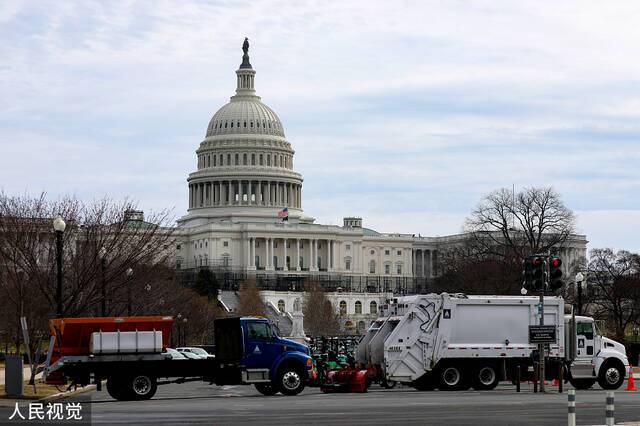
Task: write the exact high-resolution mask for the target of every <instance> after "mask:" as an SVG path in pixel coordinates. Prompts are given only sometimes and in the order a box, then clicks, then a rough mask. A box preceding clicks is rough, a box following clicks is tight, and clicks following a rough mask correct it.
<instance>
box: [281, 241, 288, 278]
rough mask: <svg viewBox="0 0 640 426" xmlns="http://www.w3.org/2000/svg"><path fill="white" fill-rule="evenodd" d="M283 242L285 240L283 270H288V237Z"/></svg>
mask: <svg viewBox="0 0 640 426" xmlns="http://www.w3.org/2000/svg"><path fill="white" fill-rule="evenodd" d="M283 242H284V257H283V260H282V270H283V271H288V270H289V268H287V238H286V237H285V238H284V239H283Z"/></svg>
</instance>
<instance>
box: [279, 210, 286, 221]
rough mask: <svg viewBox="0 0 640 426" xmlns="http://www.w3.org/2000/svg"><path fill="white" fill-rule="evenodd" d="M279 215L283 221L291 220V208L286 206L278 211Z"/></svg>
mask: <svg viewBox="0 0 640 426" xmlns="http://www.w3.org/2000/svg"><path fill="white" fill-rule="evenodd" d="M278 217H279V218H280V219H282V221H285V220H289V209H288V208H286V207H285V208H284V209H282V210H280V211H279V212H278Z"/></svg>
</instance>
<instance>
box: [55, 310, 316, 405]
mask: <svg viewBox="0 0 640 426" xmlns="http://www.w3.org/2000/svg"><path fill="white" fill-rule="evenodd" d="M172 325H173V318H172V317H171V316H140V317H99V318H59V319H53V320H50V322H49V328H50V330H51V334H52V338H51V344H50V345H49V352H48V353H47V359H46V362H45V369H44V372H43V375H44V378H45V382H47V383H49V384H55V385H69V387H73V386H86V385H88V384H90V383H94V384H96V386H97V388H98V390H101V388H102V382H103V380H106V388H107V391H108V392H109V394H110V395H111V396H112V397H113V398H115V399H117V400H145V399H150V398H152V397H153V396H154V394H155V393H156V390H157V387H158V385H161V384H168V383H185V382H188V381H195V380H202V381H207V382H209V383H210V384H216V385H240V384H246V385H249V384H252V385H254V386H255V387H256V389H257V390H258V391H259V392H260V393H262V394H263V395H275V394H276V393H278V392H280V393H282V394H284V395H297V394H299V393H300V392H302V390H303V389H304V388H305V384H306V382H307V379H308V376H309V373H310V371H311V368H312V366H313V363H312V360H311V357H310V356H309V349H308V348H307V347H306V346H305V345H303V344H301V343H298V342H295V341H292V340H288V339H284V338H282V337H280V336H278V333H277V329H276V328H275V327H274V326H273V324H272V323H271V322H269V320H268V319H266V318H256V317H233V318H221V319H216V320H215V321H214V333H215V354H214V355H215V356H214V357H207V358H202V359H184V358H182V357H180V358H181V359H178V358H176V357H174V356H172V355H171V354H170V353H169V352H167V350H166V349H167V347H168V346H169V341H170V340H169V339H170V333H171V329H172Z"/></svg>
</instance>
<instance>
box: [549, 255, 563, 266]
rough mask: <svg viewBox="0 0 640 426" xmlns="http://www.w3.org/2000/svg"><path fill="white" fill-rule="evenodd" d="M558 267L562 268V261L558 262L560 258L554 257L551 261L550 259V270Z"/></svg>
mask: <svg viewBox="0 0 640 426" xmlns="http://www.w3.org/2000/svg"><path fill="white" fill-rule="evenodd" d="M560 266H562V260H560V258H558V257H554V258H553V259H551V267H552V268H559V267H560Z"/></svg>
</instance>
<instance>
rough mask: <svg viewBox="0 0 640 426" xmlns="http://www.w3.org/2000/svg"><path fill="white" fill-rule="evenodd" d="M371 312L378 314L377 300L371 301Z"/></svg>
mask: <svg viewBox="0 0 640 426" xmlns="http://www.w3.org/2000/svg"><path fill="white" fill-rule="evenodd" d="M369 313H370V314H372V315H376V314H377V313H378V304H377V303H376V302H375V300H374V301H372V302H371V303H369Z"/></svg>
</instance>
